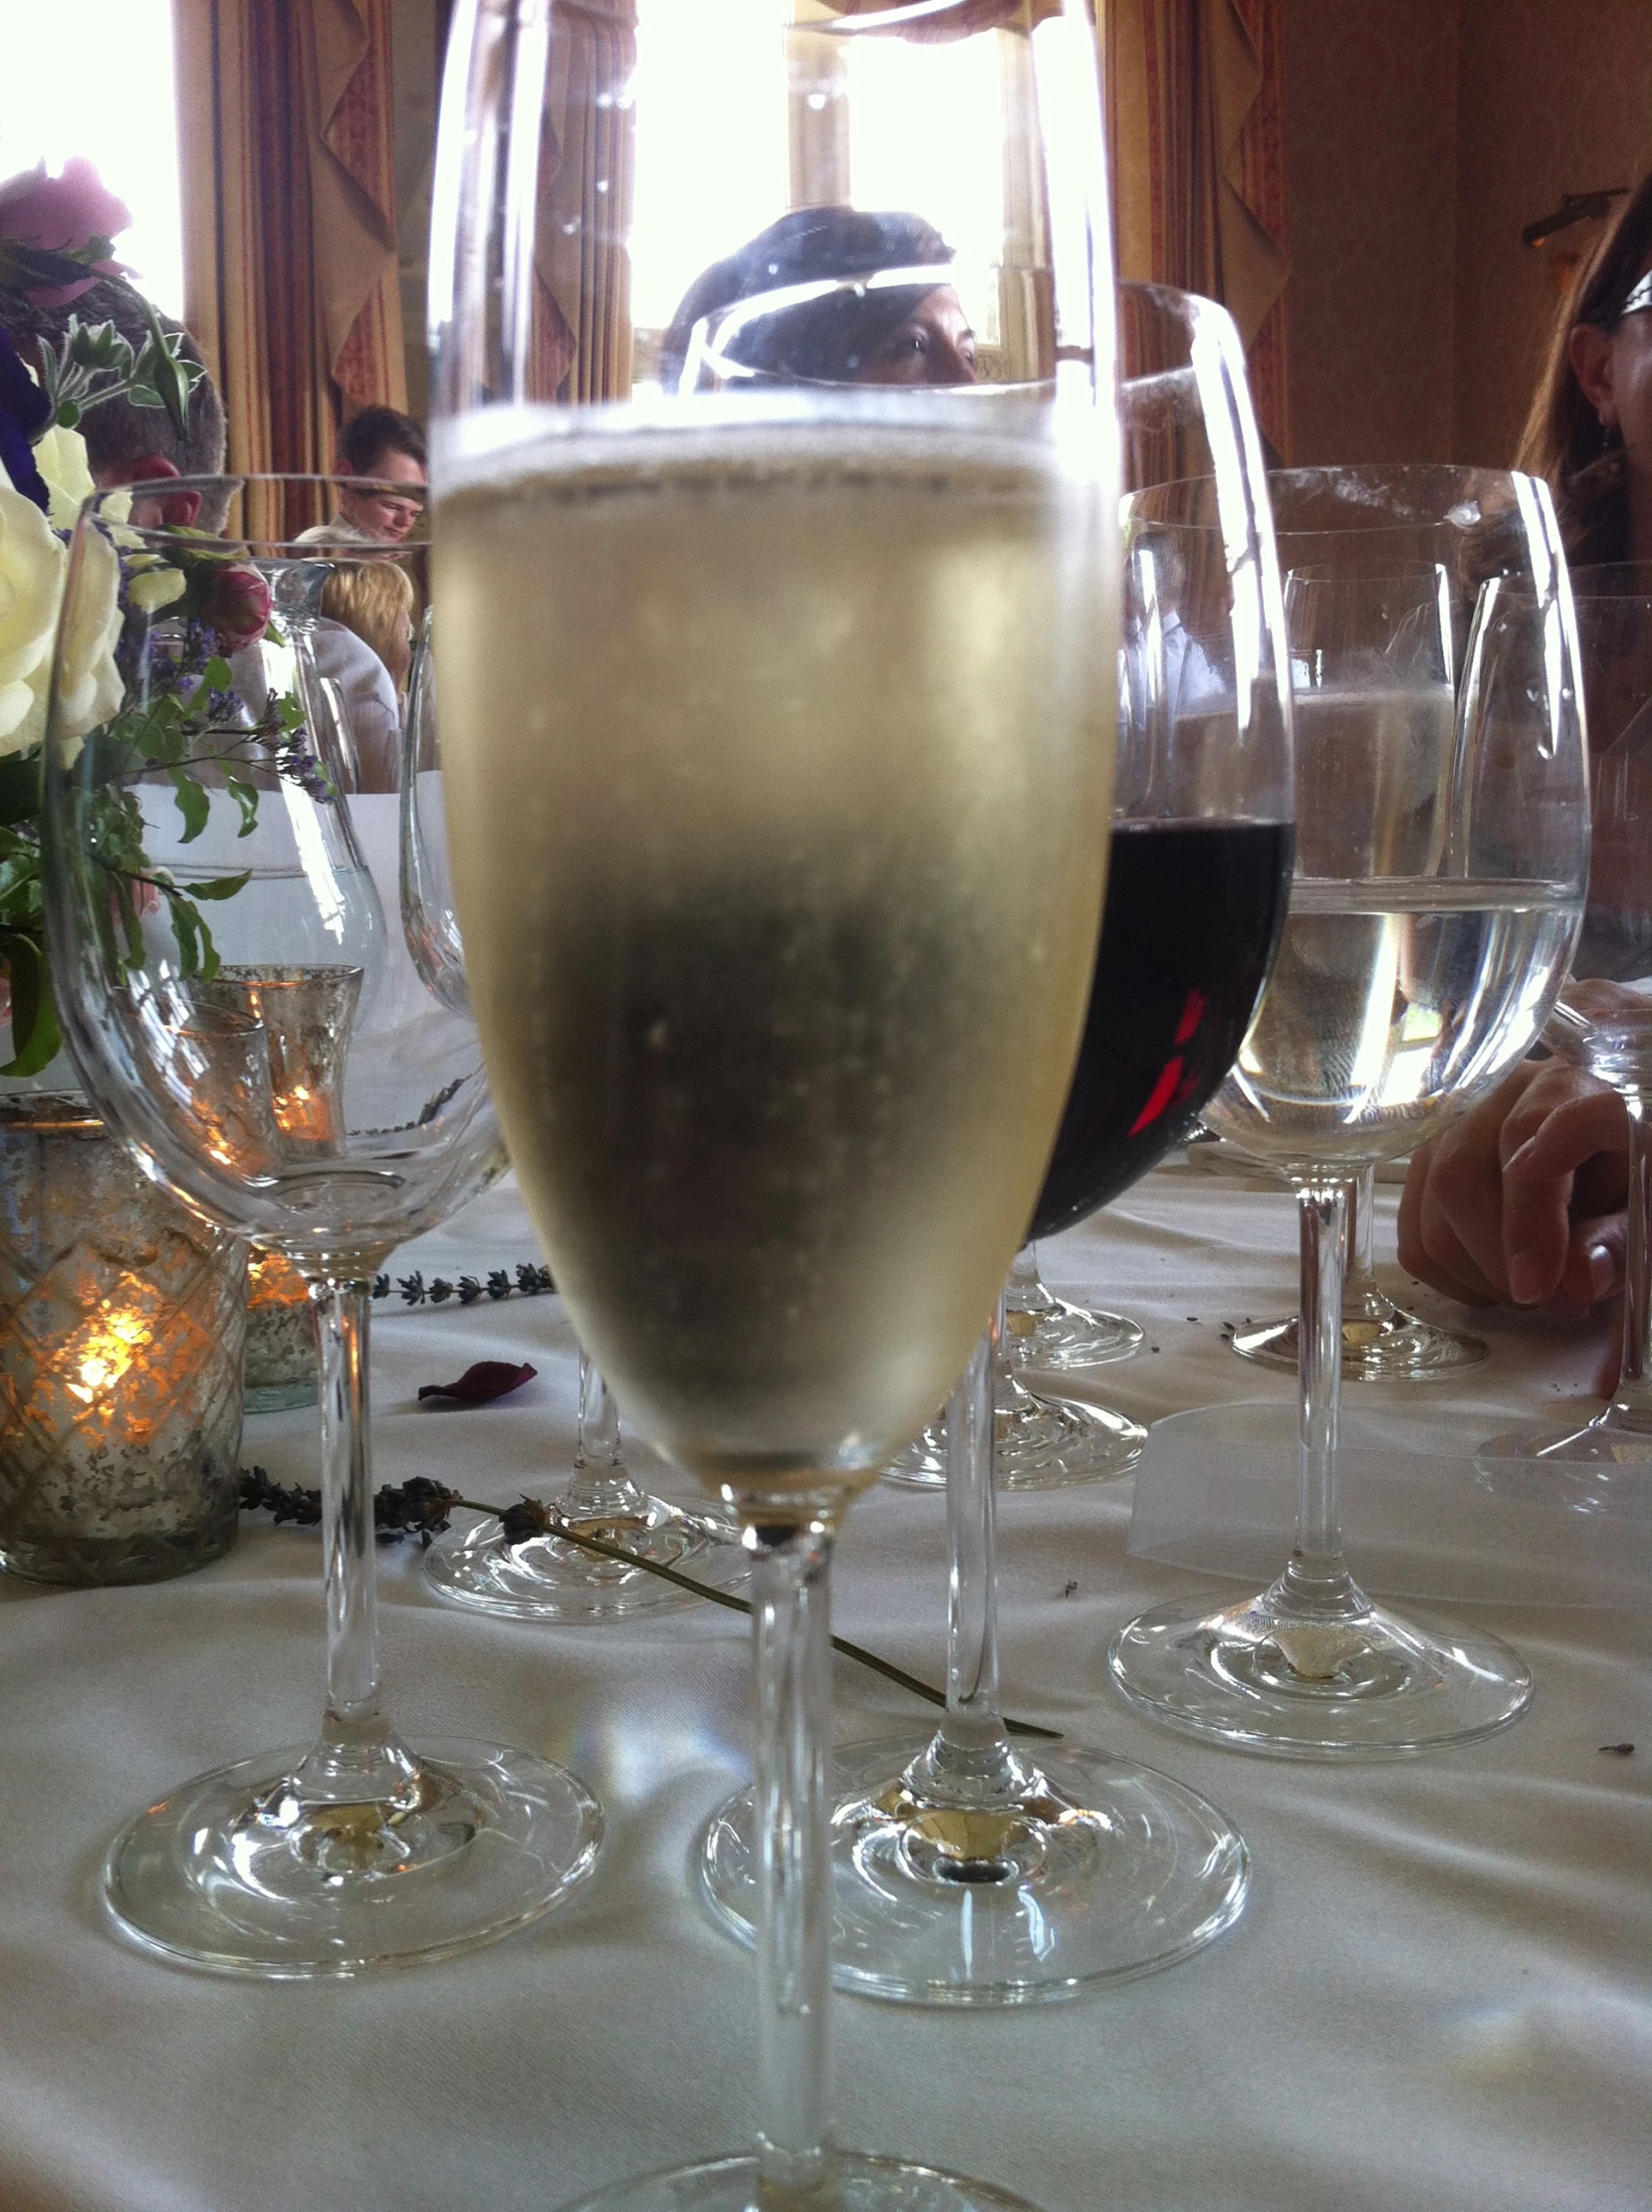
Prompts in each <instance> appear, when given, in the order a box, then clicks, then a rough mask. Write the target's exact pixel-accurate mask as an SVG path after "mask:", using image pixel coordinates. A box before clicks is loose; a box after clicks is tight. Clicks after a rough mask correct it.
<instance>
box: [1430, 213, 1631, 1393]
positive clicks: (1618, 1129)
mask: <svg viewBox="0 0 1652 2212" xmlns="http://www.w3.org/2000/svg"><path fill="white" fill-rule="evenodd" d="M1515 465H1516V467H1517V468H1523V469H1526V470H1529V471H1530V472H1531V473H1532V474H1533V475H1534V476H1541V477H1543V478H1545V479H1546V481H1547V483H1548V486H1549V489H1550V490H1551V492H1552V493H1553V495H1554V505H1555V510H1556V512H1557V514H1558V516H1559V520H1560V528H1561V532H1562V535H1563V537H1564V539H1565V546H1566V554H1567V558H1568V559H1569V561H1570V563H1571V565H1572V567H1573V568H1584V567H1590V568H1594V567H1599V566H1602V565H1608V564H1609V565H1615V564H1618V563H1621V562H1652V173H1649V174H1648V175H1647V176H1646V177H1644V178H1643V179H1642V181H1641V183H1640V185H1639V187H1638V188H1637V189H1636V191H1635V192H1634V193H1633V194H1632V195H1631V196H1630V198H1629V200H1628V201H1627V202H1626V204H1625V205H1624V206H1623V207H1622V208H1621V209H1620V210H1619V212H1618V214H1617V216H1616V218H1615V220H1614V221H1613V223H1612V224H1611V227H1610V228H1609V229H1608V230H1607V232H1606V234H1605V236H1604V237H1603V238H1602V239H1601V241H1600V243H1599V245H1598V246H1597V247H1596V248H1595V251H1594V254H1593V256H1592V258H1591V259H1590V261H1589V263H1588V265H1587V267H1586V268H1585V269H1584V270H1583V271H1582V273H1581V275H1580V277H1579V279H1578V281H1577V284H1576V287H1575V288H1574V290H1573V291H1572V293H1571V296H1570V298H1569V299H1568V300H1567V302H1566V306H1565V308H1564V310H1563V311H1562V313H1561V315H1560V317H1559V318H1558V320H1557V322H1556V325H1555V329H1554V335H1553V337H1552V339H1551V340H1550V342H1549V349H1548V357H1547V360H1546V362H1545V364H1544V367H1543V372H1542V375H1541V377H1540V378H1539V379H1538V383H1537V389H1536V393H1535V395H1534V399H1533V402H1532V412H1531V414H1530V415H1529V416H1528V418H1527V424H1526V430H1525V434H1524V436H1523V437H1522V440H1521V447H1520V451H1519V454H1518V455H1517V456H1516V462H1515ZM1635 588H1636V589H1638V590H1641V591H1644V590H1645V589H1646V585H1645V584H1644V583H1640V584H1639V585H1637V586H1636V587H1635ZM1587 988H1588V989H1589V990H1591V991H1595V992H1602V991H1609V990H1610V989H1611V988H1612V986H1610V985H1604V984H1591V985H1589V986H1588V987H1587ZM1628 1148H1629V1135H1628V1120H1627V1116H1626V1113H1625V1109H1624V1106H1623V1104H1622V1102H1621V1100H1620V1099H1619V1098H1618V1097H1617V1095H1616V1094H1615V1093H1614V1092H1612V1091H1609V1090H1608V1089H1607V1088H1606V1087H1605V1086H1604V1085H1603V1084H1599V1083H1597V1082H1595V1081H1594V1079H1593V1078H1592V1077H1589V1076H1586V1075H1583V1074H1581V1073H1580V1072H1579V1071H1578V1070H1576V1069H1574V1068H1571V1067H1569V1066H1567V1065H1566V1064H1565V1063H1563V1062H1560V1061H1548V1062H1542V1063H1538V1062H1528V1063H1527V1065H1526V1066H1525V1067H1523V1068H1520V1069H1518V1070H1517V1071H1516V1073H1515V1074H1514V1075H1513V1076H1511V1077H1510V1079H1509V1081H1508V1082H1507V1083H1506V1084H1505V1085H1504V1086H1503V1088H1502V1090H1501V1091H1499V1092H1497V1093H1496V1094H1495V1095H1494V1097H1492V1098H1491V1099H1489V1100H1487V1102H1486V1104H1485V1105H1484V1106H1480V1107H1479V1108H1478V1109H1477V1110H1476V1111H1475V1112H1474V1113H1472V1114H1470V1115H1469V1117H1468V1118H1467V1119H1466V1120H1464V1121H1460V1122H1459V1123H1458V1124H1457V1126H1456V1128H1454V1129H1450V1130H1448V1131H1447V1133H1446V1134H1445V1135H1444V1136H1443V1137H1440V1138H1438V1139H1437V1140H1436V1141H1435V1142H1434V1143H1432V1144H1426V1145H1424V1146H1423V1147H1422V1149H1421V1150H1420V1151H1419V1152H1418V1153H1417V1155H1416V1157H1415V1159H1414V1160H1413V1161H1412V1163H1411V1168H1410V1172H1409V1173H1408V1175H1407V1176H1406V1183H1405V1194H1404V1196H1403V1198H1402V1200H1401V1202H1400V1265H1401V1266H1402V1267H1404V1268H1405V1269H1407V1271H1408V1272H1409V1273H1410V1274H1412V1275H1415V1276H1419V1277H1420V1278H1421V1279H1422V1280H1423V1281H1424V1282H1426V1283H1431V1284H1433V1286H1434V1287H1435V1289H1437V1290H1442V1291H1445V1292H1447V1293H1448V1294H1449V1295H1450V1296H1451V1297H1453V1298H1457V1299H1462V1300H1464V1301H1466V1302H1468V1303H1470V1304H1474V1305H1486V1304H1492V1303H1508V1304H1511V1305H1516V1306H1545V1307H1547V1308H1548V1310H1549V1311H1550V1312H1552V1313H1555V1314H1558V1315H1562V1316H1575V1315H1578V1314H1582V1313H1585V1312H1587V1311H1588V1309H1589V1308H1590V1307H1591V1306H1594V1305H1596V1304H1598V1303H1599V1302H1600V1301H1602V1300H1603V1299H1606V1298H1609V1297H1611V1296H1613V1295H1614V1294H1615V1293H1616V1292H1618V1291H1619V1290H1620V1289H1621V1287H1622V1282H1623V1266H1624V1251H1623V1247H1624V1236H1625V1222H1624V1213H1623V1206H1624V1200H1625V1195H1626V1189H1627V1172H1628ZM1607 1377H1615V1360H1613V1359H1609V1361H1608V1369H1607V1376H1603V1381H1604V1382H1605V1386H1606V1387H1610V1379H1607Z"/></svg>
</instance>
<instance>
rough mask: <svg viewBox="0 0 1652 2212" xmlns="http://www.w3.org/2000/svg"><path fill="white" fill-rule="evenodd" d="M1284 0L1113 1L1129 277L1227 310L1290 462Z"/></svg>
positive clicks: (1106, 1)
mask: <svg viewBox="0 0 1652 2212" xmlns="http://www.w3.org/2000/svg"><path fill="white" fill-rule="evenodd" d="M1282 16H1283V5H1282V0H1103V6H1102V17H1101V45H1102V56H1103V62H1104V65H1105V71H1106V84H1107V111H1108V114H1107V123H1108V129H1107V142H1108V146H1109V149H1110V152H1111V158H1112V165H1113V195H1114V205H1115V210H1116V220H1117V239H1118V262H1119V274H1120V276H1123V277H1130V278H1138V279H1146V280H1147V281H1149V282H1152V283H1157V284H1173V285H1178V286H1180V287H1181V288H1182V289H1183V290H1184V291H1188V292H1200V293H1203V294H1204V295H1205V296H1206V297H1207V298H1209V299H1213V300H1220V301H1221V302H1222V304H1223V306H1224V307H1226V308H1227V309H1228V310H1229V312H1230V313H1231V314H1232V316H1233V318H1234V321H1235V322H1236V323H1237V324H1238V325H1239V332H1240V336H1241V337H1242V338H1243V339H1244V341H1245V344H1246V348H1247V351H1248V358H1249V363H1250V375H1251V389H1252V392H1253V394H1254V396H1255V399H1256V406H1257V414H1258V417H1259V419H1260V421H1261V423H1262V427H1263V429H1264V431H1265V432H1266V433H1267V435H1268V436H1269V437H1270V438H1272V440H1273V441H1274V443H1275V445H1276V446H1277V447H1278V448H1279V450H1280V451H1281V453H1282V454H1288V453H1289V449H1290V446H1289V417H1290V408H1289V393H1288V390H1287V381H1286V356H1285V315H1284V302H1283V298H1282V295H1283V293H1284V289H1285V281H1286V277H1287V274H1288V273H1289V268H1290V263H1289V259H1288V256H1287V251H1286V247H1287V233H1286V207H1285V146H1284V112H1283V106H1282V65H1281V39H1282Z"/></svg>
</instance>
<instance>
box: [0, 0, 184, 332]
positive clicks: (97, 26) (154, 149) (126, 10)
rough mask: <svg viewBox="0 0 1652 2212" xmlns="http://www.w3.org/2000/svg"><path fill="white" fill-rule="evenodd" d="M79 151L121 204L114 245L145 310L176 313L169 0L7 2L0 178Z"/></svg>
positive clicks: (178, 236) (54, 164)
mask: <svg viewBox="0 0 1652 2212" xmlns="http://www.w3.org/2000/svg"><path fill="white" fill-rule="evenodd" d="M77 153H80V154H85V155H86V157H87V158H88V159H89V160H90V161H91V162H92V163H93V164H94V165H95V167H96V168H97V170H98V173H99V175H100V176H101V177H102V178H103V180H104V182H105V183H106V184H107V185H108V186H109V188H110V190H111V191H112V192H114V193H115V194H116V196H117V197H118V198H119V199H122V200H124V201H125V203H126V205H127V206H128V207H129V208H130V209H131V214H132V221H131V227H130V228H129V229H128V230H125V231H122V232H121V234H120V237H119V239H118V241H117V245H116V254H117V258H118V260H120V261H123V262H125V263H126V264H127V265H128V266H129V267H130V269H131V271H132V273H133V279H134V281H135V282H136V284H137V285H138V286H139V288H140V289H141V290H142V291H143V292H145V293H146V294H147V295H148V297H149V298H150V299H151V300H153V302H154V303H155V305H156V307H158V308H161V309H162V310H164V312H165V313H166V314H168V315H171V316H175V317H178V318H180V319H181V317H182V314H183V225H182V219H181V216H180V214H179V210H178V157H177V125H176V121H175V117H174V111H173V106H172V11H171V6H170V0H52V5H51V6H49V7H42V8H24V7H14V8H12V9H11V10H9V11H8V14H7V19H6V59H5V67H4V69H3V70H0V177H4V176H13V175H15V174H16V172H17V171H18V170H19V169H30V168H33V167H34V166H35V164H36V163H37V162H38V161H40V160H42V159H44V160H45V162H46V165H47V167H48V168H49V169H50V170H52V171H53V172H54V174H55V173H56V172H57V171H58V170H59V169H61V168H62V167H63V164H64V163H65V162H66V161H67V160H69V159H70V158H71V157H72V156H73V155H75V154H77Z"/></svg>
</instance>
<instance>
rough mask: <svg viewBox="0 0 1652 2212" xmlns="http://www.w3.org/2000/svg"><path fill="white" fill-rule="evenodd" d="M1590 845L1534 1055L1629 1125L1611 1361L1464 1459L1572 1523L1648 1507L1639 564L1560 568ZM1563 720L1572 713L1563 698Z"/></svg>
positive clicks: (1644, 632)
mask: <svg viewBox="0 0 1652 2212" xmlns="http://www.w3.org/2000/svg"><path fill="white" fill-rule="evenodd" d="M1571 582H1572V591H1573V594H1574V596H1575V602H1576V610H1577V637H1578V653H1579V670H1580V674H1581V679H1582V699H1583V701H1584V702H1585V703H1586V707H1587V718H1588V747H1589V802H1590V815H1591V824H1592V830H1593V845H1592V851H1591V854H1590V860H1589V891H1588V904H1587V906H1586V908H1585V910H1584V916H1583V933H1582V935H1581V937H1580V938H1579V939H1578V944H1577V952H1576V955H1575V957H1574V958H1573V961H1572V964H1571V981H1570V982H1569V983H1568V984H1567V986H1566V990H1565V994H1564V997H1563V998H1562V1000H1561V1003H1560V1005H1559V1006H1558V1007H1556V1008H1555V1011H1554V1016H1553V1018H1552V1019H1551V1021H1550V1022H1549V1025H1548V1028H1547V1030H1546V1031H1545V1032H1544V1040H1543V1041H1544V1043H1545V1044H1547V1045H1548V1046H1549V1047H1550V1048H1551V1049H1552V1050H1553V1051H1555V1052H1556V1053H1559V1054H1561V1055H1563V1056H1564V1057H1565V1058H1566V1059H1567V1060H1569V1061H1571V1062H1573V1063H1574V1065H1576V1066H1578V1067H1582V1068H1586V1069H1588V1070H1589V1071H1590V1073H1591V1074H1593V1075H1594V1076H1596V1077H1598V1078H1599V1079H1600V1081H1601V1082H1603V1083H1607V1084H1610V1086H1611V1087H1612V1089H1613V1090H1614V1091H1615V1092H1616V1093H1617V1094H1618V1096H1619V1098H1621V1099H1622V1101H1623V1104H1624V1106H1625V1107H1626V1108H1627V1110H1628V1115H1629V1140H1630V1141H1629V1206H1628V1227H1627V1234H1626V1242H1625V1262H1624V1266H1625V1288H1624V1299H1623V1332H1622V1353H1621V1360H1620V1365H1619V1370H1618V1381H1617V1387H1616V1389H1615V1390H1614V1391H1613V1393H1612V1397H1611V1401H1610V1403H1609V1404H1607V1405H1606V1406H1604V1407H1603V1408H1602V1410H1601V1411H1600V1412H1599V1413H1597V1414H1596V1415H1595V1416H1594V1418H1593V1419H1592V1420H1589V1421H1585V1422H1584V1423H1583V1424H1582V1425H1581V1427H1576V1428H1570V1429H1557V1428H1542V1429H1517V1430H1514V1431H1513V1432H1511V1433H1508V1434H1505V1435H1501V1436H1494V1437H1492V1438H1491V1439H1489V1441H1488V1442H1486V1443H1484V1444H1482V1446H1481V1447H1480V1450H1479V1451H1478V1452H1477V1453H1476V1455H1475V1457H1476V1463H1477V1465H1478V1467H1479V1469H1480V1472H1481V1477H1482V1479H1483V1480H1484V1481H1486V1482H1488V1483H1489V1484H1491V1486H1492V1487H1494V1488H1498V1489H1513V1490H1515V1491H1516V1492H1518V1493H1519V1494H1521V1495H1523V1496H1528V1497H1536V1498H1545V1499H1549V1500H1553V1501H1556V1502H1558V1503H1560V1504H1562V1505H1565V1506H1568V1507H1570V1508H1572V1509H1573V1510H1575V1511H1577V1512H1582V1513H1629V1514H1644V1513H1646V1512H1647V1511H1648V1509H1649V1504H1652V1304H1649V1301H1652V1247H1649V1245H1648V1241H1647V1239H1648V1213H1647V1162H1648V1156H1649V1155H1648V1149H1647V1132H1646V1099H1647V1085H1648V1079H1649V1078H1652V997H1648V995H1647V988H1646V987H1647V984H1648V981H1649V980H1652V835H1649V831H1652V799H1649V783H1648V778H1649V775H1652V567H1649V566H1647V565H1645V564H1639V565H1637V564H1633V563H1621V564H1616V565H1614V566H1612V567H1609V568H1602V569H1574V570H1573V571H1572V575H1571ZM1534 614H1535V611H1534V609H1532V608H1530V607H1528V606H1525V605H1523V604H1521V603H1520V602H1519V601H1518V600H1517V599H1514V598H1513V597H1512V598H1511V601H1510V604H1509V605H1508V606H1507V607H1506V608H1505V609H1504V610H1503V612H1502V616H1501V618H1500V619H1499V620H1497V621H1495V622H1493V623H1491V624H1490V625H1488V628H1487V631H1486V636H1485V650H1484V652H1483V654H1482V659H1481V665H1480V668H1479V670H1478V671H1477V673H1478V677H1479V681H1480V683H1481V685H1482V687H1483V688H1484V689H1485V691H1486V692H1487V693H1488V694H1489V695H1491V696H1493V697H1495V698H1498V699H1500V700H1503V701H1505V702H1507V711H1508V712H1510V713H1512V714H1521V713H1528V714H1529V713H1530V712H1531V711H1532V706H1533V704H1534V701H1535V699H1537V698H1540V697H1541V691H1540V689H1539V688H1537V687H1538V686H1539V684H1540V679H1541V678H1542V676H1543V674H1544V669H1543V665H1542V660H1541V657H1540V651H1539V647H1540V631H1539V630H1538V629H1537V627H1536V624H1535V620H1534ZM1572 705H1573V708H1574V710H1575V708H1576V705H1577V702H1576V701H1575V700H1573V701H1572Z"/></svg>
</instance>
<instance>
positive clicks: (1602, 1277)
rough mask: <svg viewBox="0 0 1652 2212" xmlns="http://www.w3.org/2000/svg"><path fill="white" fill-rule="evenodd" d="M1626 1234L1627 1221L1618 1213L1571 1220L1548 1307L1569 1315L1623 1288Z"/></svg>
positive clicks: (1612, 1295) (1600, 1301)
mask: <svg viewBox="0 0 1652 2212" xmlns="http://www.w3.org/2000/svg"><path fill="white" fill-rule="evenodd" d="M1627 1238H1628V1225H1627V1223H1626V1222H1625V1220H1624V1217H1623V1215H1622V1214H1620V1213H1617V1214H1602V1215H1600V1216H1598V1217H1597V1218H1595V1219H1593V1220H1589V1221H1577V1222H1573V1224H1572V1230H1571V1241H1570V1243H1569V1245H1568V1247H1567V1250H1566V1257H1565V1264H1564V1266H1563V1267H1562V1269H1561V1271H1560V1284H1559V1289H1558V1292H1557V1293H1556V1295H1555V1298H1554V1300H1553V1301H1552V1302H1551V1306H1550V1311H1551V1312H1554V1313H1563V1314H1564V1315H1565V1317H1566V1318H1567V1319H1570V1318H1572V1317H1574V1316H1576V1315H1579V1314H1586V1313H1588V1312H1590V1311H1591V1309H1592V1308H1594V1307H1596V1306H1600V1305H1603V1304H1604V1303H1605V1302H1606V1300H1607V1299H1610V1298H1616V1297H1617V1296H1618V1294H1619V1293H1620V1292H1621V1291H1622V1289H1623V1280H1624V1247H1625V1244H1626V1242H1627Z"/></svg>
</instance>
